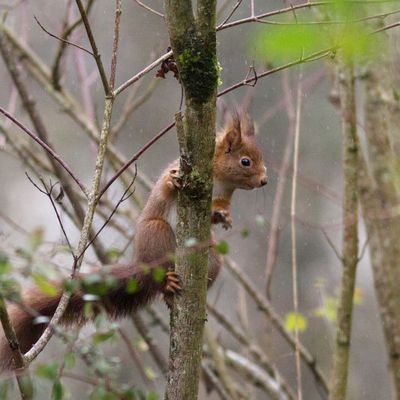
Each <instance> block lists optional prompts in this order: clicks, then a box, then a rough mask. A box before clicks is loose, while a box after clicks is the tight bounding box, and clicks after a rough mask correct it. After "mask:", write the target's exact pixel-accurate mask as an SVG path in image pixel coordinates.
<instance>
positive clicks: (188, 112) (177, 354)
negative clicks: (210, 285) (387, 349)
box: [165, 0, 218, 400]
mask: <svg viewBox="0 0 400 400" xmlns="http://www.w3.org/2000/svg"><path fill="white" fill-rule="evenodd" d="M165 11H166V22H167V26H168V31H169V35H170V39H171V46H172V49H173V53H174V57H175V60H176V62H177V65H178V70H179V78H180V81H181V84H182V87H183V91H184V95H185V115H184V118H183V119H182V117H181V115H180V113H178V114H177V116H176V122H177V132H178V141H179V147H180V153H181V158H180V174H181V178H182V188H181V190H179V194H178V205H177V215H178V220H177V232H176V238H177V250H176V265H175V270H176V271H177V273H178V274H179V275H180V276H181V278H182V283H183V293H182V295H181V296H179V297H178V298H176V299H175V300H174V305H173V308H172V312H171V336H170V357H169V373H168V380H167V388H166V394H165V399H167V400H182V399H191V400H192V399H193V400H195V399H197V392H198V385H199V375H200V363H201V356H202V341H203V329H204V322H205V320H206V293H207V265H208V248H209V243H210V224H211V218H210V215H211V198H212V159H213V155H214V147H215V113H216V93H217V80H218V66H217V57H216V30H215V11H216V1H215V0H198V2H197V13H196V15H197V16H196V17H195V16H194V13H193V9H192V2H191V1H187V0H166V1H165ZM188 239H194V240H195V243H197V245H195V246H194V247H193V248H188V246H187V244H188ZM188 253H190V254H188Z"/></svg>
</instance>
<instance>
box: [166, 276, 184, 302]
mask: <svg viewBox="0 0 400 400" xmlns="http://www.w3.org/2000/svg"><path fill="white" fill-rule="evenodd" d="M166 276H167V279H166V282H165V285H164V287H163V293H164V301H165V303H166V304H167V307H168V308H169V309H171V308H172V302H173V298H174V296H179V295H180V294H181V292H182V279H181V278H180V276H179V275H178V274H177V273H176V272H175V271H168V272H167V274H166Z"/></svg>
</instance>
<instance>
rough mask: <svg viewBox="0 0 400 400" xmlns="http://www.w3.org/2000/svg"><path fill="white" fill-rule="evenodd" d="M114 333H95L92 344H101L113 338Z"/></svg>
mask: <svg viewBox="0 0 400 400" xmlns="http://www.w3.org/2000/svg"><path fill="white" fill-rule="evenodd" d="M114 334H115V332H114V331H109V332H104V333H96V334H95V335H94V337H93V343H94V344H99V343H103V342H105V341H107V340H109V339H110V338H112V337H113V336H114Z"/></svg>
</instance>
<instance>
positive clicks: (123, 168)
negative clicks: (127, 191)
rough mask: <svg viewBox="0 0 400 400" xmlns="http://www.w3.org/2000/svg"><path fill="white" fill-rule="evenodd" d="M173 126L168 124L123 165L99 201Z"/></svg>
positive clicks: (104, 189)
mask: <svg viewBox="0 0 400 400" xmlns="http://www.w3.org/2000/svg"><path fill="white" fill-rule="evenodd" d="M174 126H175V122H173V123H171V124H169V125H168V126H167V127H165V128H164V129H163V130H162V131H161V132H159V133H158V134H157V135H156V136H154V137H153V139H151V140H149V141H148V142H147V143H146V144H145V145H144V146H143V147H142V148H141V149H140V150H139V151H138V152H137V153H136V154H135V155H134V156H133V157H132V158H131V159H130V160H129V161H127V162H126V163H125V165H123V166H122V167H121V168H120V169H119V170H118V171H117V173H116V174H115V175H114V176H113V177H112V178H111V179H110V180H109V181H108V182H107V183H106V185H105V186H104V188H103V189H102V190H101V192H100V194H99V199H100V198H101V197H102V196H103V194H104V193H105V192H106V191H107V190H108V188H109V187H110V186H111V185H112V184H113V183H114V182H115V181H116V180H117V179H118V177H119V176H120V175H121V174H123V173H124V172H125V171H126V170H127V169H128V168H129V167H130V166H131V165H132V164H133V163H134V162H135V161H137V160H138V159H139V157H140V156H141V155H142V154H143V153H144V152H145V151H146V150H147V149H148V148H149V147H151V146H152V145H153V144H154V143H155V142H157V140H158V139H160V138H161V137H163V136H164V135H165V134H166V133H167V132H168V131H169V130H170V129H172V128H173V127H174Z"/></svg>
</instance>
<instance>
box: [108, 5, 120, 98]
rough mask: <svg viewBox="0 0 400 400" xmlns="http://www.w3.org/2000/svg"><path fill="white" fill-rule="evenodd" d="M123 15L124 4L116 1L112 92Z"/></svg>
mask: <svg viewBox="0 0 400 400" xmlns="http://www.w3.org/2000/svg"><path fill="white" fill-rule="evenodd" d="M121 13H122V2H121V0H115V20H114V39H113V47H112V56H111V73H110V81H109V88H110V90H111V91H113V90H114V84H115V74H116V70H117V54H118V43H119V26H120V23H121Z"/></svg>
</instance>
